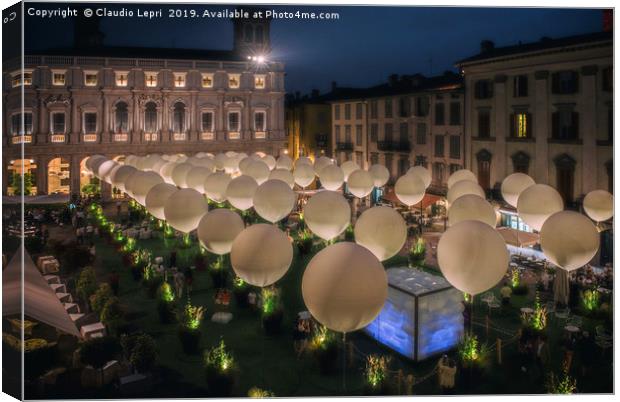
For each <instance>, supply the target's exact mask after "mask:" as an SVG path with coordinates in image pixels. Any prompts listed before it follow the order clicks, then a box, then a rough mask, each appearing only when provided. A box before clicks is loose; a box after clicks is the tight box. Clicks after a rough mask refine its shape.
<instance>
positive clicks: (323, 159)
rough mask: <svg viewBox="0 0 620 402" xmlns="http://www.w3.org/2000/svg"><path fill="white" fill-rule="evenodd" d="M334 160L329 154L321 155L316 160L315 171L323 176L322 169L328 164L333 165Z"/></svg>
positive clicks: (319, 175)
mask: <svg viewBox="0 0 620 402" xmlns="http://www.w3.org/2000/svg"><path fill="white" fill-rule="evenodd" d="M332 164H333V162H332V160H331V159H329V158H328V157H327V156H320V157H319V158H318V159H317V160H315V161H314V173H315V174H316V175H317V176H318V177H321V169H323V168H324V167H326V166H328V165H332Z"/></svg>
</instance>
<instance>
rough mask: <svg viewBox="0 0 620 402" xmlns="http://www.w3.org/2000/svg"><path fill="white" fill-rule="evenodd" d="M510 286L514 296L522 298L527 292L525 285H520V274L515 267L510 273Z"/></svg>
mask: <svg viewBox="0 0 620 402" xmlns="http://www.w3.org/2000/svg"><path fill="white" fill-rule="evenodd" d="M510 286H511V287H512V294H513V295H515V296H524V295H526V294H527V293H528V292H529V289H528V287H527V285H526V284H524V283H521V272H520V271H519V269H518V268H516V267H515V268H512V270H511V271H510Z"/></svg>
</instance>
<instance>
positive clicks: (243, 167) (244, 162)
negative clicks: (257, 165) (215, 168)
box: [239, 156, 254, 175]
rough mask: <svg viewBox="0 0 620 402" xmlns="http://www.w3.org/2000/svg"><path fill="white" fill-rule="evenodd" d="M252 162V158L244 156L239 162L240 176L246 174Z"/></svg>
mask: <svg viewBox="0 0 620 402" xmlns="http://www.w3.org/2000/svg"><path fill="white" fill-rule="evenodd" d="M253 161H254V158H252V157H251V156H246V157H244V158H242V159H241V160H240V161H239V171H240V172H241V174H245V175H247V174H248V173H247V172H248V170H247V169H248V167H249V166H250V164H251V163H252V162H253Z"/></svg>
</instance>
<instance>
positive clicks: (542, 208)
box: [517, 184, 564, 231]
mask: <svg viewBox="0 0 620 402" xmlns="http://www.w3.org/2000/svg"><path fill="white" fill-rule="evenodd" d="M563 209H564V200H562V196H561V195H560V193H558V192H557V190H556V189H554V188H553V187H551V186H548V185H546V184H534V185H532V186H529V187H528V188H526V189H525V190H523V191H522V192H521V194H520V195H519V199H518V200H517V212H518V213H519V217H521V219H523V221H524V222H525V223H526V224H528V225H529V226H530V227H531V228H532V229H534V230H538V231H540V229H541V228H542V226H543V224H544V223H545V221H546V220H547V218H549V217H550V216H551V215H553V214H554V213H556V212H560V211H561V210H563Z"/></svg>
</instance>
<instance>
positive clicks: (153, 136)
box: [144, 133, 158, 142]
mask: <svg viewBox="0 0 620 402" xmlns="http://www.w3.org/2000/svg"><path fill="white" fill-rule="evenodd" d="M157 137H158V136H157V133H144V141H145V142H154V141H157Z"/></svg>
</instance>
